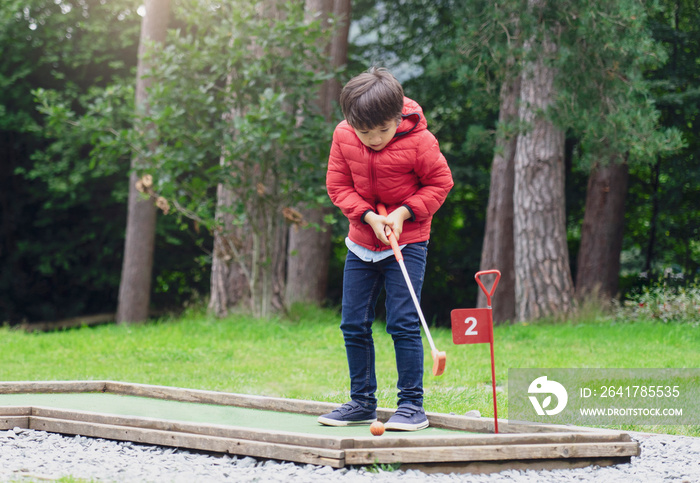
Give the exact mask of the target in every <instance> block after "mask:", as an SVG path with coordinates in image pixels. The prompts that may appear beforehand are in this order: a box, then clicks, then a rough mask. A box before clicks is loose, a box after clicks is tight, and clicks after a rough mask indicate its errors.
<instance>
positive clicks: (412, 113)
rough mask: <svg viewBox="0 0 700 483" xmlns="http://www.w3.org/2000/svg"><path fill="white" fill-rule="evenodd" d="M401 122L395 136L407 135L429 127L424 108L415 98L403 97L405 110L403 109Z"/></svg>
mask: <svg viewBox="0 0 700 483" xmlns="http://www.w3.org/2000/svg"><path fill="white" fill-rule="evenodd" d="M401 118H402V119H401V124H399V127H398V129H397V130H396V134H395V135H394V137H400V136H405V135H407V134H409V133H412V132H416V131H423V130H425V129H428V122H427V121H426V120H425V116H424V115H423V108H422V107H420V104H418V103H417V102H416V101H414V100H413V99H409V98H408V97H404V98H403V110H402V111H401Z"/></svg>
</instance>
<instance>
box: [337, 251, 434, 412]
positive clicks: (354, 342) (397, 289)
mask: <svg viewBox="0 0 700 483" xmlns="http://www.w3.org/2000/svg"><path fill="white" fill-rule="evenodd" d="M402 253H403V257H404V263H405V265H406V270H407V271H408V276H409V278H410V279H411V283H412V285H413V290H414V291H415V292H416V295H417V297H418V299H419V300H420V293H421V288H422V286H423V278H424V276H425V264H426V259H427V255H428V243H427V242H421V243H411V244H408V245H406V247H404V249H403V250H402ZM382 287H384V288H385V290H386V330H387V332H388V333H389V334H390V335H391V337H392V339H393V341H394V352H395V354H396V369H397V372H398V376H399V379H398V383H397V387H398V390H399V394H398V395H399V400H398V404H399V406H400V405H401V404H404V403H409V404H414V405H416V406H420V407H422V406H423V341H422V339H421V323H420V319H419V317H418V312H417V311H416V307H415V305H414V304H413V300H412V299H411V294H410V292H409V291H408V287H407V286H406V281H405V279H404V277H403V274H402V273H401V267H400V266H399V264H398V262H397V261H396V259H395V258H394V257H393V256H391V257H389V258H386V259H384V260H382V261H380V262H376V263H372V262H364V261H362V260H360V259H359V258H358V257H357V256H356V255H355V254H354V253H352V252H351V251H348V255H347V258H346V259H345V272H344V275H343V304H342V321H341V323H340V329H341V330H342V332H343V337H344V339H345V350H346V353H347V358H348V366H349V369H350V395H351V397H352V399H353V400H354V401H357V402H359V403H360V404H362V405H363V406H364V407H366V408H374V407H376V406H377V398H376V396H375V393H376V391H377V378H376V375H375V369H374V340H373V338H372V322H373V321H374V315H375V306H376V303H377V298H378V297H379V293H380V291H381V289H382Z"/></svg>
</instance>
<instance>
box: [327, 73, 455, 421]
mask: <svg viewBox="0 0 700 483" xmlns="http://www.w3.org/2000/svg"><path fill="white" fill-rule="evenodd" d="M340 105H341V108H342V110H343V115H344V116H345V120H344V121H343V122H341V123H340V124H338V126H337V127H336V129H335V132H334V134H333V144H332V146H331V154H330V158H329V160H328V173H327V177H326V187H327V189H328V195H329V196H330V198H331V201H332V202H333V204H335V205H336V206H338V207H339V208H340V209H341V211H342V212H343V214H344V215H345V216H346V217H347V218H348V219H349V221H350V232H349V233H348V237H347V238H346V240H345V243H346V245H347V247H348V254H347V258H346V260H345V271H344V275H343V301H342V321H341V324H340V328H341V330H342V332H343V338H344V340H345V349H346V354H347V359H348V366H349V372H350V395H351V398H352V400H351V401H350V402H348V403H346V404H344V405H342V406H341V407H340V408H338V409H336V410H334V411H333V412H331V413H329V414H325V415H323V416H320V417H319V418H318V421H319V423H321V424H325V425H329V426H347V425H349V424H369V423H371V422H373V421H375V420H376V407H377V398H376V396H375V392H376V390H377V380H376V377H375V369H374V342H373V339H372V322H373V320H374V313H375V312H374V310H375V304H376V302H377V297H378V296H379V292H380V290H381V288H382V286H384V288H385V290H386V312H387V321H386V322H387V324H386V330H387V332H388V333H389V334H390V335H391V336H392V339H393V342H394V351H395V353H396V367H397V370H398V383H397V387H398V390H399V393H398V409H397V410H396V412H395V414H394V415H393V416H392V417H391V419H389V421H387V423H386V424H385V428H386V429H388V430H404V431H415V430H419V429H423V428H426V427H427V426H428V419H427V417H426V416H425V411H424V410H423V343H422V339H421V324H420V319H419V318H418V313H417V312H416V309H415V306H414V304H413V302H412V301H411V295H410V293H409V290H408V287H406V282H405V280H404V278H403V275H402V273H401V269H400V267H399V264H398V263H397V262H396V260H395V258H394V257H393V252H392V250H391V248H390V246H388V245H389V240H388V238H387V233H388V230H392V231H393V232H394V234H395V235H396V239H397V240H398V241H399V243H400V244H401V250H402V254H403V257H404V263H405V264H406V268H407V270H408V273H409V276H410V279H411V283H412V284H413V288H414V290H415V292H416V294H417V295H418V297H420V293H421V287H422V285H423V276H424V274H425V264H426V257H427V247H428V239H429V238H430V223H431V220H432V216H433V214H434V213H435V212H436V211H437V210H438V208H440V206H441V205H442V203H443V202H444V201H445V198H446V197H447V193H448V192H449V191H450V189H451V188H452V186H453V182H452V173H451V172H450V168H449V167H448V166H447V162H446V160H445V157H444V156H443V155H442V153H441V152H440V148H439V145H438V142H437V140H436V139H435V136H433V134H432V133H430V131H428V129H427V123H426V121H425V118H424V117H423V111H422V109H421V107H420V106H419V105H418V104H417V103H416V102H415V101H412V100H411V99H408V98H406V97H404V95H403V88H402V87H401V84H400V83H399V82H398V81H397V80H396V79H395V78H394V76H393V75H391V74H390V73H389V72H388V71H387V70H385V69H379V68H372V69H370V70H369V71H367V72H365V73H362V74H360V75H358V76H357V77H354V78H353V79H351V80H350V81H349V82H348V83H347V84H346V85H345V87H344V88H343V90H342V92H341V94H340ZM377 203H383V204H384V205H385V206H386V208H387V211H388V215H387V216H386V217H384V216H380V215H379V214H378V213H377Z"/></svg>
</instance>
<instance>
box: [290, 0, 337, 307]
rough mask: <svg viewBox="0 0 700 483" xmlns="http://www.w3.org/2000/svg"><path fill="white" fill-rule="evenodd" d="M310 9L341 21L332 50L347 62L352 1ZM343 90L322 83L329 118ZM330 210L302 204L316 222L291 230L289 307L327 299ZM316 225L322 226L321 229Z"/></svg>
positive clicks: (330, 1) (313, 3)
mask: <svg viewBox="0 0 700 483" xmlns="http://www.w3.org/2000/svg"><path fill="white" fill-rule="evenodd" d="M306 8H307V11H308V12H309V15H320V16H321V17H322V19H323V21H324V22H325V23H327V22H328V19H329V18H330V15H331V14H332V15H333V16H334V17H335V19H336V20H339V21H340V22H341V24H340V25H339V26H338V27H337V30H336V32H335V33H334V36H333V39H332V41H331V44H330V45H329V49H328V50H329V52H328V53H329V55H330V57H331V62H332V65H333V67H334V68H338V67H340V66H342V65H344V64H346V63H347V54H348V32H349V30H350V8H351V1H350V0H307V1H306ZM340 90H341V85H340V83H339V82H338V81H337V80H336V79H330V80H327V81H326V82H324V83H323V85H322V86H321V92H320V96H319V103H320V107H321V112H322V113H323V114H324V116H325V117H326V119H328V120H329V121H330V120H331V119H332V114H333V107H334V105H335V103H336V102H337V101H338V98H339V97H340ZM329 142H330V141H329ZM324 161H325V160H324ZM330 211H331V209H330V208H329V209H325V208H305V207H299V212H300V213H301V215H302V218H303V220H304V221H305V222H308V223H310V224H312V227H305V226H303V225H302V224H298V223H297V224H294V225H293V226H291V227H290V229H289V247H288V252H287V284H286V293H285V304H286V305H287V307H289V306H291V305H292V304H293V303H295V302H311V303H316V304H321V303H323V302H324V300H325V298H326V290H327V285H328V267H329V265H330V256H331V227H330V225H328V224H327V223H325V222H324V221H323V218H324V216H325V215H326V214H328V213H329V212H330ZM313 225H317V226H319V227H320V230H319V229H316V228H314V227H313Z"/></svg>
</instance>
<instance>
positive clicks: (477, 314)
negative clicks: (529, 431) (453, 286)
mask: <svg viewBox="0 0 700 483" xmlns="http://www.w3.org/2000/svg"><path fill="white" fill-rule="evenodd" d="M483 275H496V280H494V282H493V285H492V286H491V290H486V287H484V284H483V283H482V282H481V277H482V276H483ZM474 278H475V279H476V283H478V284H479V287H481V290H483V292H484V294H485V295H486V305H487V307H486V308H485V309H455V310H453V311H452V312H451V318H452V342H454V343H455V344H482V343H486V342H488V343H489V344H490V345H491V385H492V387H493V423H494V427H495V432H496V433H498V408H497V406H496V363H495V360H494V356H493V312H492V310H491V296H492V295H493V293H494V292H495V291H496V286H497V285H498V281H499V280H500V279H501V272H499V271H498V270H483V271H481V272H477V274H476V275H474Z"/></svg>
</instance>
